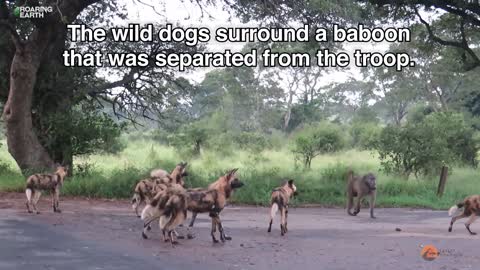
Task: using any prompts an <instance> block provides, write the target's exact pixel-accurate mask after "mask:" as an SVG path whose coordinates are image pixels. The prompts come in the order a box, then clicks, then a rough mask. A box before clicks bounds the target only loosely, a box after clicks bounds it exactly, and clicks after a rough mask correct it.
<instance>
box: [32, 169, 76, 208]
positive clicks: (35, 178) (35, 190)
mask: <svg viewBox="0 0 480 270" xmlns="http://www.w3.org/2000/svg"><path fill="white" fill-rule="evenodd" d="M67 172H68V168H67V167H63V166H59V167H57V170H56V171H55V173H53V174H34V175H31V176H29V177H28V178H27V185H26V189H25V194H26V195H27V203H26V205H27V211H28V212H29V213H32V210H31V209H30V205H31V206H32V207H33V210H34V211H35V212H36V213H37V214H40V212H39V211H38V210H37V203H38V200H39V199H40V195H42V190H50V191H51V192H52V206H53V211H54V212H56V213H60V212H61V210H60V207H59V197H60V189H61V188H62V185H63V180H64V179H65V176H67Z"/></svg>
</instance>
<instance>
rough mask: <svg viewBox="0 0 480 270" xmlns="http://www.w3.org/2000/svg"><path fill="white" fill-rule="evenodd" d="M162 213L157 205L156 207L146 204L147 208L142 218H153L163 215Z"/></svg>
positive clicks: (143, 211) (144, 209)
mask: <svg viewBox="0 0 480 270" xmlns="http://www.w3.org/2000/svg"><path fill="white" fill-rule="evenodd" d="M161 214H162V213H161V212H160V210H158V208H157V207H154V206H151V205H150V204H147V206H145V208H143V210H142V215H141V217H142V220H144V221H145V220H146V219H152V218H157V217H159V216H160V215H161Z"/></svg>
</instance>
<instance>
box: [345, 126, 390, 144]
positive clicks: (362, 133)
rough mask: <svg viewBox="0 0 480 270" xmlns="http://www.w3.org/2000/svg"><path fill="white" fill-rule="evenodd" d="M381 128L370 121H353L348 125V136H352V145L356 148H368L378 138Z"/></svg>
mask: <svg viewBox="0 0 480 270" xmlns="http://www.w3.org/2000/svg"><path fill="white" fill-rule="evenodd" d="M381 130H382V129H381V128H380V127H379V126H378V125H377V124H375V123H372V122H366V123H361V122H354V123H353V124H352V126H351V127H350V136H351V137H352V146H353V147H356V148H358V149H361V150H364V149H369V148H370V147H371V146H372V144H373V143H374V142H375V141H376V140H377V139H378V136H379V135H380V132H381Z"/></svg>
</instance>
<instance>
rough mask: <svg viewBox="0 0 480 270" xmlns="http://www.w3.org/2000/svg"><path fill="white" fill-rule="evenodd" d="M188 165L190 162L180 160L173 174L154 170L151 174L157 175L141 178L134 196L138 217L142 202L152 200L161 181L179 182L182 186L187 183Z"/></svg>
mask: <svg viewBox="0 0 480 270" xmlns="http://www.w3.org/2000/svg"><path fill="white" fill-rule="evenodd" d="M187 165H188V164H187V163H186V162H180V163H179V164H178V165H177V166H175V168H174V169H173V171H172V173H171V174H166V175H163V174H161V173H158V171H163V170H160V169H159V170H154V171H152V173H151V175H155V176H153V177H152V176H151V177H150V178H147V179H143V180H140V181H139V182H138V183H137V185H136V186H135V189H134V194H133V198H132V208H133V210H134V211H135V214H136V215H137V217H140V215H139V214H138V209H139V208H140V205H142V203H144V202H145V203H146V204H148V203H149V202H150V200H151V199H152V198H153V197H154V196H155V194H156V186H157V185H159V184H161V183H163V184H179V185H181V186H184V185H185V181H184V177H186V176H187V175H188V173H187V172H186V166H187ZM154 172H157V173H154ZM162 175H163V176H162Z"/></svg>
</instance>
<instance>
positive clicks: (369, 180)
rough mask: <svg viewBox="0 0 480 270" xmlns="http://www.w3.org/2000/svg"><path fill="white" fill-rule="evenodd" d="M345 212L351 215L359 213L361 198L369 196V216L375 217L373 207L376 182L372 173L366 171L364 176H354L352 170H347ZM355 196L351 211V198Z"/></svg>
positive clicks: (375, 195)
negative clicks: (355, 199)
mask: <svg viewBox="0 0 480 270" xmlns="http://www.w3.org/2000/svg"><path fill="white" fill-rule="evenodd" d="M347 178H348V184H347V213H348V214H349V215H351V216H356V215H357V214H358V213H360V203H361V202H362V198H363V197H365V196H370V217H371V218H375V215H374V214H373V209H374V208H375V200H376V197H377V182H376V177H375V175H373V173H367V174H365V175H364V176H354V175H353V171H352V170H349V171H348V173H347ZM354 197H357V202H356V204H355V210H354V212H353V213H352V212H351V209H352V207H353V198H354Z"/></svg>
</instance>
